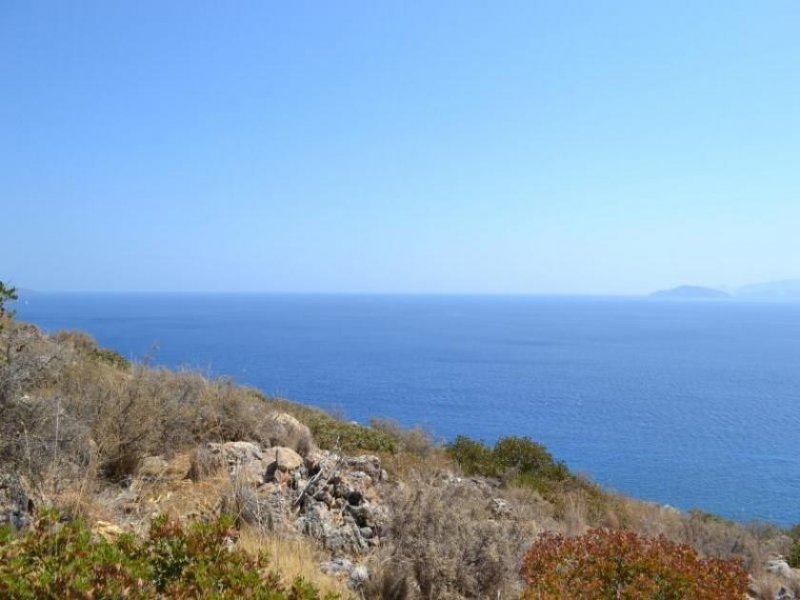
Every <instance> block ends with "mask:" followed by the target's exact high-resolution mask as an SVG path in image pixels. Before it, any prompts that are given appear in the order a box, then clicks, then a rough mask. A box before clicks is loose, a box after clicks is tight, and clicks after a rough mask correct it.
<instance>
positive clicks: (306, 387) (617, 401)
mask: <svg viewBox="0 0 800 600" xmlns="http://www.w3.org/2000/svg"><path fill="white" fill-rule="evenodd" d="M24 300H25V301H24V302H20V303H19V304H18V306H17V309H18V315H19V317H20V318H21V319H23V320H28V321H32V322H34V323H37V324H39V325H40V326H41V327H43V328H44V329H46V330H49V331H52V330H57V329H81V330H86V331H88V332H90V333H91V334H92V335H94V336H95V337H96V338H97V339H98V340H99V342H100V343H101V344H102V345H103V346H107V347H111V348H115V349H117V350H118V351H120V352H121V353H122V354H124V355H126V356H128V357H131V358H142V357H144V356H146V355H148V356H149V357H150V359H151V360H152V361H153V362H155V363H158V364H163V365H169V366H190V367H194V368H198V369H200V370H202V371H204V372H206V373H210V374H219V375H228V376H231V377H233V378H235V379H236V380H237V381H239V382H242V383H246V384H250V385H253V386H256V387H259V388H261V389H262V390H264V391H265V392H267V393H270V394H278V395H281V396H284V397H287V398H290V399H293V400H298V401H301V402H305V403H309V404H314V405H317V406H321V407H324V408H327V409H331V410H334V411H338V412H340V413H343V414H344V415H345V416H346V417H348V418H351V419H355V420H359V421H367V420H368V419H369V418H370V417H371V416H382V417H391V418H394V419H396V420H398V421H400V422H401V423H403V424H405V425H417V424H419V425H422V426H424V427H425V428H427V429H428V430H430V431H431V432H432V433H433V434H434V435H435V436H436V437H437V438H441V439H450V438H452V437H454V436H455V435H457V434H459V433H464V434H467V435H469V436H472V437H475V438H479V439H482V440H485V441H487V442H493V441H494V440H495V439H496V438H497V437H498V436H503V435H508V434H517V435H527V436H530V437H532V438H534V439H536V440H537V441H540V442H542V443H543V444H545V445H546V446H547V447H548V448H549V449H550V450H551V451H552V453H553V454H554V455H555V456H556V457H557V458H559V459H562V460H564V461H566V462H567V464H568V465H569V466H570V467H571V468H572V469H575V470H577V471H580V472H584V473H586V474H588V475H589V476H590V477H592V478H593V479H595V480H596V481H598V482H600V483H601V484H603V485H606V486H609V487H611V488H614V489H617V490H619V491H622V492H625V493H628V494H631V495H633V496H636V497H639V498H643V499H650V500H655V501H658V502H661V503H666V504H671V505H673V506H676V507H679V508H682V509H689V508H692V507H698V508H702V509H704V510H708V511H712V512H715V513H718V514H721V515H724V516H726V517H730V518H734V519H737V520H742V521H748V520H752V519H767V520H772V521H776V522H779V523H782V524H789V523H794V522H798V521H800V452H799V451H798V448H799V447H800V442H799V441H798V440H800V304H791V303H746V302H737V301H703V302H678V301H655V300H647V299H620V298H565V297H500V296H326V295H308V296H306V295H149V294H139V295H109V294H104V295H100V294H97V295H78V294H72V295H63V294H59V295H56V294H30V295H27V296H25V298H24Z"/></svg>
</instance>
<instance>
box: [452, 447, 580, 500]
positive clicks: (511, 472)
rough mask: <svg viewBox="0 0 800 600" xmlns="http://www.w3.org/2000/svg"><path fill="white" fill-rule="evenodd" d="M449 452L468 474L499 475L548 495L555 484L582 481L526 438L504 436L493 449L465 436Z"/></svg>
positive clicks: (514, 483)
mask: <svg viewBox="0 0 800 600" xmlns="http://www.w3.org/2000/svg"><path fill="white" fill-rule="evenodd" d="M447 453H448V455H449V456H450V458H452V459H453V460H454V461H455V462H456V463H457V464H458V465H459V466H460V467H461V469H462V470H463V471H464V473H465V474H466V475H483V476H484V477H500V478H502V479H503V480H504V481H505V482H506V483H507V484H511V485H520V486H526V487H531V488H533V489H536V490H537V491H539V492H541V493H543V494H545V495H547V494H550V493H551V492H552V491H553V487H554V486H555V485H556V484H559V483H563V482H574V483H575V484H576V485H579V484H580V482H579V481H578V480H577V478H575V477H574V476H573V475H572V474H571V473H570V472H569V469H567V467H566V465H564V463H561V462H556V461H555V460H554V459H553V457H552V455H551V454H550V453H549V452H548V451H547V450H546V449H545V447H544V446H542V445H541V444H538V443H536V442H534V441H533V440H531V439H529V438H527V437H515V436H510V437H504V438H500V439H499V440H497V443H496V444H495V445H494V448H489V447H488V446H486V445H485V444H483V443H482V442H476V441H475V440H471V439H469V438H468V437H465V436H458V437H457V438H456V439H455V440H454V441H453V442H452V443H451V444H449V445H448V446H447Z"/></svg>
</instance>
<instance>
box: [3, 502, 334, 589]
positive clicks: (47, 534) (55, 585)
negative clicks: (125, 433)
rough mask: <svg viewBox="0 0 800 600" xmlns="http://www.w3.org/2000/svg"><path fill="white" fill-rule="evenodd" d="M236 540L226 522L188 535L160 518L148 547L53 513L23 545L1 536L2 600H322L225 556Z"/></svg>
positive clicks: (248, 559) (258, 564) (239, 556)
mask: <svg viewBox="0 0 800 600" xmlns="http://www.w3.org/2000/svg"><path fill="white" fill-rule="evenodd" d="M234 536H235V531H234V530H233V529H232V521H231V520H229V519H227V518H222V519H220V520H218V521H216V522H212V523H201V522H197V523H194V524H192V525H191V526H190V527H189V528H188V529H184V528H183V527H182V526H181V525H179V524H177V523H174V522H170V521H168V520H166V519H164V518H158V519H156V520H154V521H153V524H152V526H151V529H150V535H149V537H148V538H147V539H144V540H140V539H137V538H135V537H134V536H132V535H122V536H120V537H118V538H117V539H116V540H113V541H108V540H104V539H102V538H96V537H94V536H93V535H92V533H91V531H90V530H89V529H88V528H87V527H86V526H85V525H84V524H83V523H81V522H79V521H75V522H71V523H59V520H58V517H57V515H55V514H54V513H50V514H48V515H45V516H44V517H43V518H41V519H40V520H39V521H38V522H37V523H36V524H35V526H34V527H32V528H31V529H30V530H29V531H27V532H26V533H24V534H23V535H22V536H21V537H14V535H13V534H12V533H11V532H10V531H4V532H0V598H15V599H19V600H28V599H30V600H34V599H36V600H39V599H52V600H56V599H59V600H62V599H63V600H78V599H87V598H91V599H97V600H99V599H112V598H131V599H150V598H171V599H172V598H174V599H178V600H183V599H189V598H192V599H196V598H215V599H219V600H227V599H231V600H233V599H235V598H250V599H254V600H319V598H320V595H319V593H318V591H317V590H316V588H314V587H313V586H312V585H310V584H309V583H307V582H305V581H304V580H303V579H300V578H298V579H296V580H295V581H294V582H293V583H292V584H291V585H285V584H284V583H283V582H282V581H281V578H280V576H279V575H278V574H276V573H274V572H272V571H271V570H270V569H269V562H268V559H267V557H266V556H265V555H259V556H251V555H249V554H247V553H245V552H242V551H240V550H236V549H230V548H229V547H228V544H229V541H230V540H231V537H234ZM335 598H336V596H327V597H326V599H327V600H334V599H335Z"/></svg>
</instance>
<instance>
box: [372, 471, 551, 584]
mask: <svg viewBox="0 0 800 600" xmlns="http://www.w3.org/2000/svg"><path fill="white" fill-rule="evenodd" d="M411 481H412V483H411V485H408V486H406V487H405V488H404V489H402V490H398V492H397V493H396V494H395V495H394V496H393V498H392V500H391V508H392V510H391V513H390V514H391V515H392V516H391V520H390V522H389V525H388V528H387V531H386V542H385V545H384V550H383V552H384V556H383V560H379V561H376V562H378V566H377V568H376V569H373V571H374V576H373V577H372V578H371V580H370V582H369V584H368V586H367V588H366V589H365V590H364V595H365V597H366V598H368V599H370V600H373V599H374V600H377V599H380V600H389V599H392V600H403V599H405V598H423V599H426V600H454V599H458V598H513V597H517V595H518V593H519V591H520V589H519V587H518V586H519V577H518V570H519V564H520V559H521V557H522V555H523V554H524V552H525V549H526V548H527V547H528V546H529V545H530V542H531V540H532V539H533V538H534V535H535V532H534V530H533V521H532V519H531V518H530V515H528V514H516V513H515V512H514V511H513V510H510V511H509V513H508V514H499V513H498V511H497V506H498V505H497V504H496V502H495V501H494V500H493V494H492V491H491V490H490V489H486V488H483V487H480V486H475V485H472V484H471V483H469V482H463V481H462V482H456V481H450V480H447V479H434V480H430V479H429V478H428V477H424V478H423V477H420V478H418V479H415V480H411ZM495 492H496V490H495ZM412 590H414V591H413V592H412Z"/></svg>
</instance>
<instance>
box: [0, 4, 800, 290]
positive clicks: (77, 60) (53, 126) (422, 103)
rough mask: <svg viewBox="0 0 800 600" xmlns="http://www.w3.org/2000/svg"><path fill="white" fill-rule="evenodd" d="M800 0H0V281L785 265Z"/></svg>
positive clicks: (644, 286)
mask: <svg viewBox="0 0 800 600" xmlns="http://www.w3.org/2000/svg"><path fill="white" fill-rule="evenodd" d="M799 167H800V3H798V2H796V1H795V0H791V1H790V0H786V1H763V2H752V1H747V2H745V1H732V0H724V1H723V0H715V1H703V2H689V1H681V2H677V1H670V2H667V1H664V2H641V1H638V0H636V1H627V2H623V1H620V2H597V1H596V0H592V1H583V2H576V1H563V0H558V1H552V2H533V1H525V2H465V1H449V2H446V1H442V2H428V3H423V2H406V3H388V2H291V3H277V2H230V3H219V2H201V1H196V0H195V1H192V2H160V1H159V2H155V1H145V2H104V1H98V2H75V3H67V2H29V1H16V0H11V1H9V0H5V1H4V2H2V3H0V223H2V236H0V280H11V281H12V282H13V283H15V284H16V285H18V286H23V287H27V288H33V289H40V290H65V291H71V290H95V291H290V292H291V291H293V292H414V293H416V292H456V293H469V292H477V293H598V294H605V293H619V294H628V293H641V292H648V291H651V290H654V289H659V288H665V287H671V286H674V285H679V284H701V285H729V286H736V285H740V284H745V283H751V282H757V281H766V280H775V279H787V278H798V277H800V237H798V235H797V230H798V225H799V224H800V168H799Z"/></svg>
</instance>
